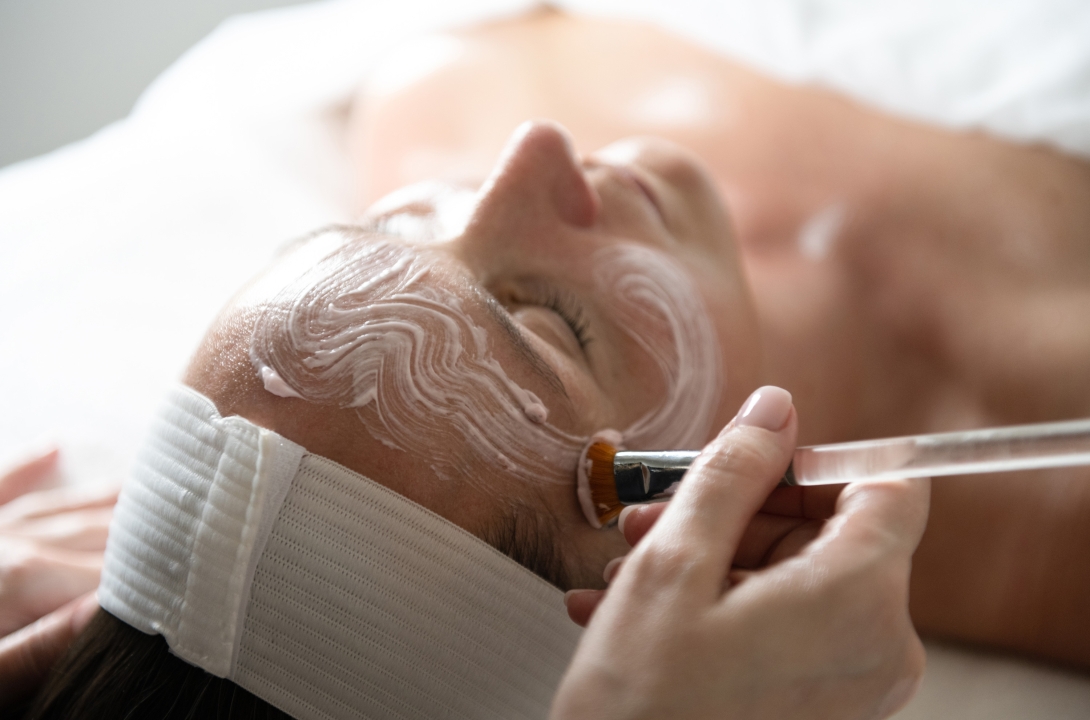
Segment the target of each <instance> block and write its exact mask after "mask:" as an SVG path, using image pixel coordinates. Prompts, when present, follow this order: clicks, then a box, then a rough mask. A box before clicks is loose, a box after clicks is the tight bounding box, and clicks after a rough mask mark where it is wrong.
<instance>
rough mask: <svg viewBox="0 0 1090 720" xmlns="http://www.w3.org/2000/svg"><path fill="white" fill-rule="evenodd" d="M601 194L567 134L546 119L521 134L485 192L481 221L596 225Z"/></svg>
mask: <svg viewBox="0 0 1090 720" xmlns="http://www.w3.org/2000/svg"><path fill="white" fill-rule="evenodd" d="M600 202H601V201H600V200H599V198H598V193H597V192H596V191H595V190H594V188H593V187H591V185H590V184H589V183H588V182H587V178H586V175H585V174H584V173H583V167H582V164H581V163H580V162H579V158H578V157H577V156H576V154H575V149H574V147H573V146H572V142H571V139H570V137H569V136H568V133H567V131H566V130H565V129H564V128H563V127H561V126H560V125H558V124H556V123H554V122H550V121H544V120H535V121H529V122H525V123H523V124H522V125H520V126H519V127H518V129H517V130H515V133H514V134H513V135H512V136H511V139H510V140H509V141H508V143H507V147H506V148H505V149H504V151H503V153H502V154H501V156H500V160H499V162H498V163H497V165H496V169H495V170H494V171H493V172H492V175H491V176H490V177H489V179H488V180H487V181H485V184H484V185H483V186H482V188H481V194H480V200H479V204H478V207H477V212H476V213H475V215H477V218H476V219H477V220H479V221H480V222H482V223H489V222H504V223H508V227H510V225H509V223H511V222H515V223H517V224H518V225H524V224H525V223H527V222H536V223H541V222H548V221H551V220H558V221H560V222H562V223H565V224H568V225H571V226H574V227H590V226H591V225H593V224H594V222H595V220H596V219H597V217H598V208H599V205H600Z"/></svg>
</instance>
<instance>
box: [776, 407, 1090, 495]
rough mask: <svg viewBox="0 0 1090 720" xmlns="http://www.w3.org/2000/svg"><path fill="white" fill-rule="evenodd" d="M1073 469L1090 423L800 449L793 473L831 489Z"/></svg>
mask: <svg viewBox="0 0 1090 720" xmlns="http://www.w3.org/2000/svg"><path fill="white" fill-rule="evenodd" d="M1075 465H1090V419H1086V420H1069V421H1066V422H1054V423H1040V424H1036V425H1015V426H1011V427H1003V428H989V429H987V430H967V431H963V432H951V433H940V434H935V435H913V436H909V437H899V438H889V439H886V440H863V441H860V442H849V443H838V444H835V445H817V446H813V447H801V448H799V449H798V450H796V451H795V458H794V461H793V463H792V471H793V473H794V478H793V480H794V484H797V485H832V484H836V483H846V482H851V481H853V480H901V479H904V478H913V477H939V476H943V475H968V474H972V473H989V472H1002V471H1006V470H1033V469H1037V468H1051V467H1071V466H1075ZM791 480H792V479H788V482H791Z"/></svg>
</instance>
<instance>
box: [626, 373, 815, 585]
mask: <svg viewBox="0 0 1090 720" xmlns="http://www.w3.org/2000/svg"><path fill="white" fill-rule="evenodd" d="M797 426H798V418H797V416H796V414H795V408H794V405H793V404H792V403H791V394H790V393H788V392H787V391H786V390H782V389H780V388H778V387H772V386H765V387H762V388H759V389H757V390H756V391H755V392H754V393H753V394H752V395H750V397H749V399H748V400H747V401H746V402H745V404H744V405H743V406H742V409H741V410H740V411H739V413H738V415H737V416H736V417H735V418H734V420H732V421H731V423H730V424H729V425H728V426H727V427H726V428H725V429H724V430H723V431H722V432H721V433H719V436H718V437H717V438H716V439H715V440H713V441H712V442H711V443H709V444H708V446H707V447H705V448H704V451H703V452H702V453H701V454H700V456H699V457H698V458H697V460H696V462H694V463H693V466H692V467H691V468H690V469H689V471H688V472H687V473H686V474H685V479H684V481H682V483H681V487H680V489H679V490H678V491H677V494H676V495H674V497H673V499H672V500H671V501H670V503H669V505H668V507H667V508H666V509H665V510H664V511H662V516H661V517H660V518H659V519H658V521H657V522H656V523H655V524H654V527H652V528H651V530H650V531H649V532H648V533H647V536H646V539H645V540H644V541H643V542H641V543H640V547H639V548H637V549H636V550H635V551H633V552H634V553H635V554H634V555H630V556H629V561H628V563H626V564H634V563H633V561H634V560H636V558H637V556H639V555H641V554H647V553H649V552H652V551H650V550H648V549H649V548H659V549H660V550H661V551H664V552H665V554H666V555H667V556H669V557H674V558H675V559H684V560H685V563H684V564H685V567H686V568H687V570H688V571H689V572H686V575H687V577H689V578H690V579H692V581H693V582H695V583H698V584H700V585H702V586H703V587H701V588H694V589H695V590H697V591H698V592H700V591H702V590H705V591H707V592H709V593H712V594H713V595H715V596H717V595H718V594H719V593H720V592H721V591H722V587H723V581H724V580H725V579H726V574H727V571H728V570H729V568H730V566H731V560H732V559H733V558H734V554H735V551H736V550H737V548H738V543H739V542H740V541H741V538H742V534H743V533H744V532H745V529H746V527H747V526H748V525H749V523H750V521H751V520H752V519H753V516H754V515H756V514H757V511H758V510H760V508H761V506H762V504H763V503H764V502H765V499H766V498H767V497H768V495H769V493H770V492H771V491H772V490H773V488H775V487H776V484H777V483H778V482H779V480H780V478H781V477H783V473H784V471H785V470H786V469H787V465H788V463H789V462H790V461H791V456H792V453H793V452H794V449H795V436H796V432H797ZM627 528H628V523H627V522H626V529H627ZM641 550H642V551H644V552H643V553H641V552H640V551H641ZM641 559H642V558H641Z"/></svg>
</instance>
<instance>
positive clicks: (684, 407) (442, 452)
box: [250, 230, 723, 483]
mask: <svg viewBox="0 0 1090 720" xmlns="http://www.w3.org/2000/svg"><path fill="white" fill-rule="evenodd" d="M301 252H302V253H303V255H304V257H302V258H298V259H297V261H296V262H293V263H289V264H288V265H289V269H280V270H278V271H275V272H274V273H273V274H272V276H271V277H269V278H266V281H271V282H275V283H276V286H277V287H278V288H279V289H278V290H277V292H276V293H275V295H274V296H273V297H272V298H271V302H270V303H269V304H268V305H266V306H265V309H264V310H263V311H262V313H261V314H260V316H259V318H258V320H257V322H256V325H255V328H254V333H253V337H252V343H251V348H250V357H251V361H252V363H253V365H254V368H255V370H256V371H257V373H258V374H259V376H260V377H261V379H262V381H263V383H264V387H265V389H266V390H267V391H269V392H270V393H273V394H274V395H278V396H281V397H297V398H302V399H305V400H308V401H310V402H313V403H317V404H322V405H332V406H336V407H339V408H355V409H356V410H357V415H358V416H359V418H360V420H361V421H362V422H363V424H364V426H365V427H366V429H367V431H368V432H369V433H370V434H371V435H372V436H373V437H375V438H376V439H378V440H380V441H381V442H382V443H384V444H385V445H387V446H388V447H391V448H394V449H397V450H400V451H403V452H407V453H411V454H412V455H414V456H417V457H425V458H429V459H430V463H431V467H432V469H433V470H434V472H435V473H436V475H437V476H438V477H440V478H447V479H449V478H451V477H453V476H455V475H456V474H458V470H459V466H464V465H466V464H467V462H480V463H482V465H480V467H485V466H496V467H500V468H503V469H504V470H505V471H506V472H507V473H508V474H509V475H511V476H514V477H517V478H519V479H520V480H522V481H525V482H527V483H546V482H557V481H558V480H557V479H558V478H568V480H567V482H571V478H573V477H575V475H576V469H577V468H576V466H577V465H578V464H579V457H580V454H581V451H582V450H583V448H584V446H585V445H586V444H587V443H588V441H589V439H590V437H589V436H582V435H575V434H571V433H569V432H565V431H564V430H562V429H560V428H558V427H556V426H555V425H553V424H552V423H550V422H549V408H547V407H546V406H545V404H544V403H543V402H542V400H541V399H540V398H538V397H537V396H536V395H535V394H534V393H533V392H531V391H530V390H528V389H526V388H524V387H522V386H520V385H519V384H518V383H516V382H515V381H514V380H512V379H511V377H510V376H509V375H508V374H507V372H506V371H505V370H504V368H503V366H502V365H501V364H500V363H499V362H498V361H497V360H496V359H495V358H494V357H493V354H492V352H491V351H490V349H489V342H488V339H489V338H488V333H487V331H486V329H485V328H483V327H481V326H480V325H479V324H478V323H477V322H475V321H474V319H473V318H472V317H471V315H470V313H469V312H467V307H468V305H467V303H470V302H473V300H472V299H471V298H467V297H465V296H466V295H469V293H466V292H465V290H464V289H462V293H461V294H459V293H458V292H456V287H457V286H456V285H454V284H453V283H452V282H451V280H450V278H449V273H444V272H443V270H442V267H441V256H440V255H439V254H437V253H436V252H435V251H434V250H432V249H431V248H429V247H428V246H427V245H420V244H415V243H411V242H405V241H404V240H401V239H396V238H390V237H384V236H377V235H369V234H366V233H359V234H345V233H344V232H343V231H339V230H330V231H327V232H326V233H323V234H322V235H321V236H319V237H317V238H315V239H312V240H311V241H310V242H308V243H307V244H306V246H305V249H304V250H303V251H301ZM592 261H593V267H595V268H596V270H595V274H594V282H595V283H596V286H597V289H598V291H599V292H600V294H601V297H604V298H606V301H605V302H606V315H607V316H608V317H610V318H611V319H612V321H613V322H614V323H616V325H617V326H618V327H620V328H621V329H622V330H623V331H624V332H625V334H627V335H628V336H629V337H630V338H631V339H632V341H633V342H634V343H635V344H636V345H637V346H638V347H639V348H640V349H641V350H642V351H643V352H645V353H646V354H647V356H648V357H649V358H650V359H651V361H652V362H653V364H654V366H655V367H656V368H657V370H658V372H659V373H660V375H661V377H662V380H663V385H664V387H665V392H664V393H663V396H662V398H661V400H660V401H659V402H658V403H657V404H656V405H654V406H653V407H652V409H651V410H649V411H648V412H646V413H644V414H643V415H642V416H641V417H639V418H637V419H636V420H635V421H634V422H632V423H631V424H630V425H629V426H628V427H627V428H625V429H624V430H622V431H620V432H619V433H618V432H616V431H614V432H612V433H610V434H609V436H610V438H611V439H613V440H614V441H619V443H618V444H623V445H624V446H626V447H629V448H639V449H665V448H692V447H699V446H700V445H702V444H703V442H704V441H705V440H706V438H707V437H708V435H709V433H710V432H711V430H712V429H713V428H712V424H713V422H714V417H715V414H716V411H717V409H718V405H719V398H720V392H721V390H722V385H723V379H722V375H723V372H722V367H721V361H720V357H719V349H718V348H719V345H718V342H717V339H716V337H715V329H714V326H713V324H712V322H711V320H710V319H709V317H708V313H707V310H706V308H705V307H704V303H703V301H702V300H701V298H700V296H699V294H698V293H697V291H696V288H695V287H694V285H693V282H692V280H691V279H690V277H689V276H688V274H687V273H686V272H685V270H684V269H682V268H681V267H680V266H679V265H678V264H677V263H676V262H675V261H674V260H673V259H672V258H670V257H669V256H667V255H665V254H664V253H662V252H660V251H657V250H654V249H652V248H649V247H645V246H642V245H636V244H631V243H629V244H617V245H613V246H607V247H604V248H601V249H600V250H598V251H597V252H596V253H595V255H594V256H593V257H592ZM436 433H439V436H447V437H450V436H454V438H455V439H456V440H457V442H452V443H449V444H448V447H450V448H455V449H444V448H442V447H439V446H438V445H437V444H436V443H434V441H433V438H434V437H436V436H437V435H436ZM596 435H597V434H596ZM467 450H468V452H469V455H470V457H471V460H467V452H466V451H467Z"/></svg>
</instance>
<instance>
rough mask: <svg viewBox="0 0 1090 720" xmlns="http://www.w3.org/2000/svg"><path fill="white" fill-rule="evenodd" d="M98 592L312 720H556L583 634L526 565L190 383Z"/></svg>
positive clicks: (153, 442)
mask: <svg viewBox="0 0 1090 720" xmlns="http://www.w3.org/2000/svg"><path fill="white" fill-rule="evenodd" d="M99 602H100V603H101V605H102V607H103V608H104V609H106V610H107V611H109V612H110V613H112V614H113V615H115V616H116V617H118V618H119V619H121V620H122V621H124V622H126V623H128V624H129V625H132V626H133V627H135V628H137V629H138V630H141V631H143V632H145V633H149V634H160V635H163V636H164V637H165V638H166V640H167V643H168V645H169V646H170V649H171V652H173V653H174V654H175V655H177V656H178V657H180V658H182V659H183V660H185V661H187V662H189V663H192V664H193V665H196V666H198V667H201V668H203V669H205V670H207V671H208V672H210V673H212V674H214V675H218V676H220V677H225V678H228V679H230V680H232V681H234V682H236V683H237V684H239V685H240V686H242V687H243V688H245V689H247V690H249V691H250V692H252V693H254V694H255V695H257V696H258V697H260V698H262V699H264V700H267V701H268V702H270V703H271V704H273V705H274V706H276V707H278V708H280V709H281V710H283V711H285V712H287V713H289V714H291V715H293V716H295V717H296V718H298V720H310V719H311V718H338V719H339V718H427V719H428V720H431V719H432V718H438V717H449V718H472V719H473V720H477V719H483V718H497V720H498V719H500V718H502V719H503V720H511V719H512V718H544V717H545V716H546V715H547V713H548V709H549V704H550V701H551V699H552V695H553V692H554V691H555V690H556V687H557V685H558V684H559V682H560V678H561V675H562V674H563V672H564V670H565V668H566V667H567V664H568V662H569V660H570V659H571V655H572V653H573V652H574V649H575V644H576V642H577V640H578V638H579V629H578V628H577V627H576V626H575V625H574V624H573V623H572V622H571V621H570V620H569V619H568V617H567V614H566V613H565V611H564V605H563V600H562V594H561V592H560V591H559V590H557V589H556V588H555V587H553V586H552V585H549V584H548V583H547V582H545V581H544V580H542V579H541V578H539V577H538V576H536V575H534V574H533V573H531V572H530V571H529V570H527V569H526V568H524V567H522V566H521V565H519V564H518V563H516V562H515V561H513V560H511V559H510V558H508V557H507V556H505V555H503V554H502V553H500V552H499V551H497V550H495V549H494V548H492V547H491V546H489V545H487V544H486V543H484V542H482V541H481V540H479V539H477V538H476V537H474V536H473V535H470V534H469V533H467V532H465V531H464V530H462V529H461V528H459V527H457V526H456V525H454V524H453V523H450V522H449V521H447V520H444V519H443V518H441V517H439V516H438V515H436V514H435V513H432V512H430V511H429V510H426V509H424V508H423V507H421V506H419V505H417V504H416V503H413V502H411V501H409V500H407V499H405V498H404V497H402V496H400V495H398V494H396V493H394V492H393V491H391V490H388V489H387V488H385V487H383V486H382V485H379V484H378V483H376V482H374V481H372V480H369V479H368V478H366V477H364V476H363V475H360V474H359V473H356V472H353V471H351V470H349V469H347V468H345V467H342V466H341V465H338V464H337V463H334V462H332V461H331V460H328V459H326V458H323V457H321V456H318V455H312V454H309V453H307V452H306V450H304V449H303V448H302V447H300V446H299V445H296V444H295V443H293V442H291V441H289V440H287V439H285V438H283V437H281V436H280V435H277V434H276V433H274V432H271V431H269V430H266V429H264V428H261V427H258V426H257V425H254V424H253V423H251V422H249V421H248V420H245V419H243V418H240V417H227V418H224V417H221V416H220V415H219V412H218V411H217V410H216V407H215V405H214V404H213V403H212V402H211V401H210V400H209V399H208V398H206V397H204V396H203V395H201V394H200V393H197V392H196V391H194V390H191V389H189V388H185V387H178V388H176V389H175V390H173V391H172V392H171V394H170V396H169V397H168V400H167V402H166V404H165V407H164V408H163V411H162V412H161V414H160V415H159V417H158V419H157V420H156V422H155V423H154V425H153V427H152V431H151V435H150V438H149V439H148V441H147V443H146V444H145V446H144V448H143V451H142V452H141V454H140V456H139V458H138V460H137V462H136V465H135V469H134V471H133V473H132V476H131V477H130V478H129V480H128V482H127V483H126V484H125V486H124V488H123V490H122V492H121V497H120V499H119V500H118V503H117V509H116V511H115V513H114V518H113V522H112V523H111V524H110V534H109V540H108V542H107V545H106V559H105V564H104V566H103V570H102V580H101V584H100V585H99Z"/></svg>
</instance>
